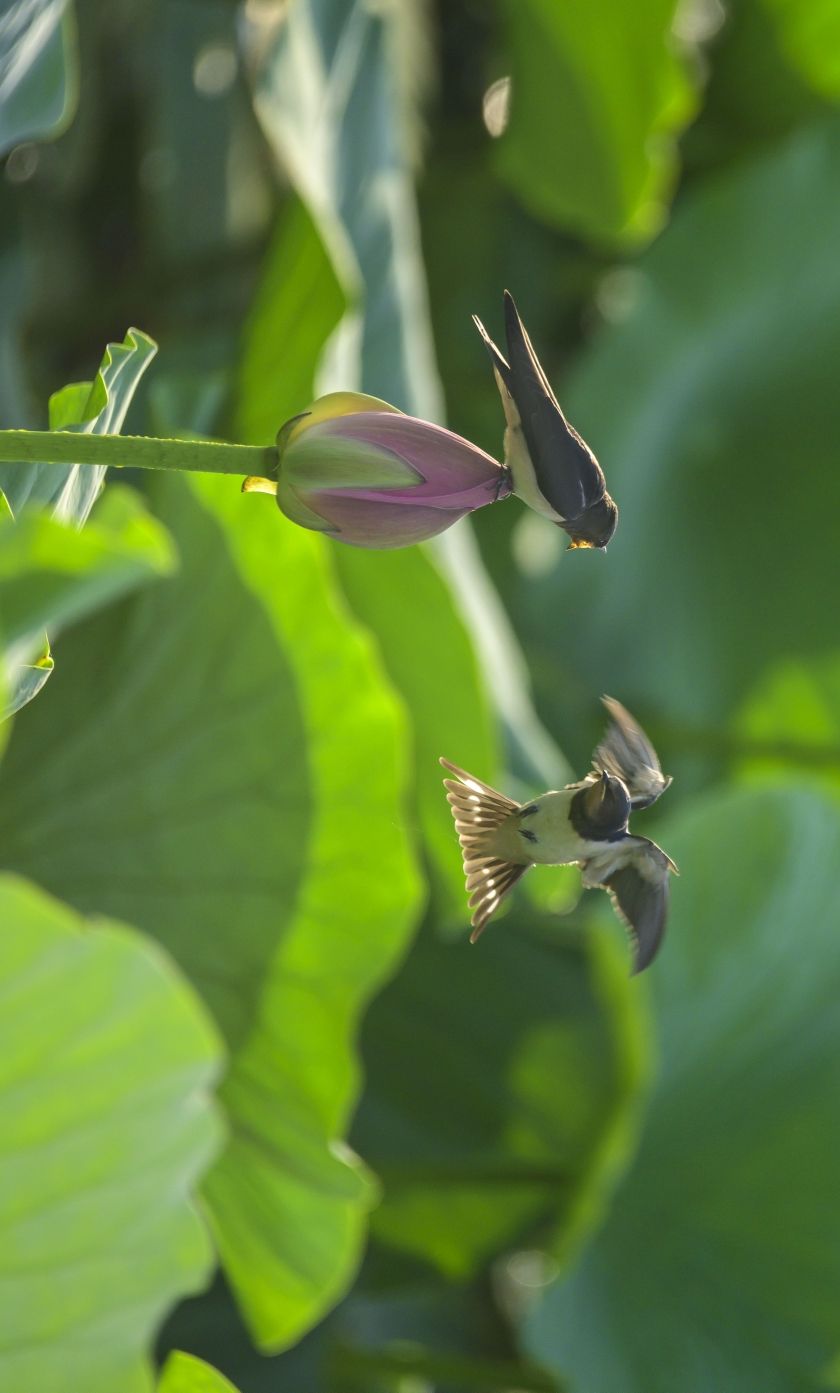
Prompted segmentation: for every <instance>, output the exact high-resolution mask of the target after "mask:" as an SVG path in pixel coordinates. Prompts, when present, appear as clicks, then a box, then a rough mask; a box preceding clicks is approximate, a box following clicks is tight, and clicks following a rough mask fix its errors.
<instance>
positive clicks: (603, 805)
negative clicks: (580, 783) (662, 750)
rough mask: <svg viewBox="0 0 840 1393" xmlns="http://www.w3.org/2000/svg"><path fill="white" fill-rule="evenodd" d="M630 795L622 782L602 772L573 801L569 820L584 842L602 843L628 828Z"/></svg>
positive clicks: (612, 775) (604, 771)
mask: <svg viewBox="0 0 840 1393" xmlns="http://www.w3.org/2000/svg"><path fill="white" fill-rule="evenodd" d="M629 816H630V794H629V793H628V792H627V789H626V788H625V786H624V784H623V783H622V781H621V779H617V778H616V777H615V775H614V774H608V773H607V771H606V770H603V771H602V772H601V773H600V774H599V775H598V777H597V778H595V779H593V780H592V782H591V783H589V784H587V785H586V787H585V788H582V789H581V790H580V792H579V793H576V794H575V796H574V798H573V799H572V806H571V820H572V823H573V825H574V828H575V831H576V832H577V833H578V835H579V836H581V837H584V838H585V839H586V840H587V841H604V840H606V839H607V838H609V837H610V836H614V835H615V834H616V833H618V832H622V831H623V830H624V828H625V827H626V826H627V819H628V817H629Z"/></svg>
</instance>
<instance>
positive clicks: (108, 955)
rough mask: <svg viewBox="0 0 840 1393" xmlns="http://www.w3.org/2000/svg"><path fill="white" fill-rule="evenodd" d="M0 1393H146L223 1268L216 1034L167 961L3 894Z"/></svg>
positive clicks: (61, 912)
mask: <svg viewBox="0 0 840 1393" xmlns="http://www.w3.org/2000/svg"><path fill="white" fill-rule="evenodd" d="M0 922H2V924H3V930H4V932H3V935H2V937H0V1003H2V1010H0V1036H1V1037H2V1041H1V1042H0V1101H1V1102H2V1114H3V1140H2V1146H0V1230H1V1231H2V1241H0V1290H2V1300H3V1312H4V1315H3V1330H4V1334H3V1339H2V1342H0V1383H2V1385H3V1387H4V1388H10V1389H11V1388H32V1389H35V1388H37V1389H38V1390H39V1393H64V1390H67V1389H76V1388H78V1389H82V1388H84V1389H85V1390H86V1393H113V1390H114V1389H115V1388H120V1389H121V1390H125V1393H142V1390H146V1389H150V1388H151V1380H150V1377H149V1370H148V1365H147V1362H146V1361H147V1346H148V1344H149V1341H150V1339H151V1337H152V1335H153V1333H154V1331H155V1328H156V1326H157V1324H158V1322H159V1321H160V1319H161V1317H162V1316H163V1314H164V1313H165V1311H166V1310H167V1308H168V1306H169V1305H170V1304H171V1303H172V1302H173V1301H174V1300H175V1299H176V1298H177V1297H178V1296H180V1295H182V1294H183V1293H184V1292H186V1291H194V1290H196V1288H198V1287H200V1286H201V1285H202V1283H203V1281H204V1280H205V1278H206V1277H207V1275H208V1273H209V1270H210V1266H211V1263H212V1250H211V1245H210V1243H209V1240H208V1236H207V1234H206V1231H205V1229H204V1227H203V1225H202V1224H201V1223H200V1221H199V1218H198V1215H197V1214H196V1212H195V1209H194V1208H193V1205H192V1203H191V1202H190V1194H191V1191H192V1189H193V1187H194V1186H195V1185H196V1184H197V1183H198V1181H199V1179H200V1177H201V1174H202V1172H203V1171H204V1170H205V1169H206V1167H207V1165H208V1164H209V1162H210V1160H211V1158H212V1155H213V1152H214V1151H215V1150H216V1149H217V1146H218V1143H219V1140H220V1137H219V1130H218V1126H217V1122H216V1119H215V1117H214V1114H213V1111H212V1109H211V1106H210V1103H209V1100H208V1098H207V1089H208V1088H209V1086H210V1084H211V1083H212V1081H213V1078H214V1075H215V1073H216V1070H217V1066H218V1060H219V1047H218V1041H217V1037H216V1033H215V1031H214V1030H213V1029H212V1027H211V1023H210V1021H209V1020H208V1018H207V1015H206V1013H205V1011H204V1010H203V1009H202V1008H201V1006H200V1003H199V1002H198V1000H197V998H196V997H195V994H194V993H193V991H192V990H191V989H190V988H189V986H188V985H187V984H186V983H185V982H184V981H183V980H182V979H181V977H180V974H179V973H177V972H175V971H174V969H173V967H172V965H171V963H170V962H169V960H168V959H167V957H166V956H165V955H164V954H163V953H161V952H160V950H159V949H158V948H157V947H154V946H152V945H150V944H149V943H148V942H146V941H144V940H142V939H141V938H140V936H139V935H138V934H136V933H134V932H133V931H132V930H129V929H126V928H123V927H122V926H120V925H118V924H113V923H107V922H105V921H103V920H98V921H92V922H91V921H83V920H80V919H79V918H78V916H77V915H76V914H74V913H72V912H71V911H70V910H69V909H67V908H66V907H65V906H64V905H61V904H59V903H57V902H56V901H54V900H51V899H49V898H47V896H45V895H44V894H42V893H41V891H39V890H36V889H35V888H34V887H33V886H30V885H27V884H26V883H25V882H24V881H21V880H17V879H16V878H14V877H9V876H4V877H2V878H0Z"/></svg>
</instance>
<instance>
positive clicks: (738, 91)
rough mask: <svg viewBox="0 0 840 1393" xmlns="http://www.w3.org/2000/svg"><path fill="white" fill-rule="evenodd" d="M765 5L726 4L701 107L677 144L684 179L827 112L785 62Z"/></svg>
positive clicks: (748, 0)
mask: <svg viewBox="0 0 840 1393" xmlns="http://www.w3.org/2000/svg"><path fill="white" fill-rule="evenodd" d="M832 3H834V0H832ZM772 8H773V0H769V3H768V2H767V0H739V3H738V4H737V5H733V6H730V7H729V8H728V12H727V15H726V23H725V25H724V26H723V28H722V30H721V32H720V34H719V35H718V36H717V38H716V40H715V43H714V45H713V46H712V47H711V49H710V52H709V59H710V72H709V79H708V82H707V84H706V89H705V93H704V101H703V109H702V111H701V112H700V114H699V116H698V119H697V121H696V122H695V123H694V125H693V126H692V127H691V128H690V129H689V130H688V131H687V132H686V136H685V139H684V141H683V143H682V159H683V164H684V165H685V168H686V177H687V181H691V180H692V179H696V177H697V174H698V171H700V170H702V171H705V170H708V169H709V168H713V167H715V166H721V165H724V164H732V163H735V162H736V161H743V160H744V159H745V158H747V159H748V158H754V157H755V155H756V154H758V153H760V152H761V147H762V146H764V147H765V148H766V147H767V146H768V145H770V144H773V143H779V142H780V141H782V140H784V139H787V138H788V137H789V136H790V135H791V134H792V133H793V131H794V130H795V129H796V127H797V126H804V125H806V124H809V123H811V124H813V123H814V122H815V121H819V120H825V119H826V118H828V117H830V116H831V104H830V103H829V102H828V101H827V100H825V99H824V98H821V97H820V96H818V94H817V93H816V92H815V90H814V87H813V86H812V85H811V84H810V83H809V81H808V78H807V75H806V74H805V73H804V72H802V71H800V69H799V68H798V67H797V65H796V64H795V63H794V62H793V60H792V57H791V55H790V53H789V52H788V51H787V49H786V46H785V45H784V43H783V34H782V26H781V25H780V24H778V23H776V21H775V19H774V17H773V15H772V13H771V11H772ZM802 8H803V10H804V11H806V12H810V11H811V10H812V8H813V7H812V6H811V4H810V3H809V4H808V5H805V6H803V7H802ZM721 13H722V11H721ZM747 74H748V77H747V76H746V75H747Z"/></svg>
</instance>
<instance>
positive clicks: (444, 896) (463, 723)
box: [333, 547, 498, 928]
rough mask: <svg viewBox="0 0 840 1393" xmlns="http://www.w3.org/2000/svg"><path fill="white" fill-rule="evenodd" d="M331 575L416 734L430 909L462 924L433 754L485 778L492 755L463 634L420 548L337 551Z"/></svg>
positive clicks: (459, 881)
mask: <svg viewBox="0 0 840 1393" xmlns="http://www.w3.org/2000/svg"><path fill="white" fill-rule="evenodd" d="M333 557H334V561H335V566H336V570H337V572H338V575H339V578H340V580H341V584H342V586H343V588H344V591H345V594H346V595H347V598H348V600H349V603H350V607H351V609H352V610H353V613H354V614H356V615H357V616H358V617H359V618H360V619H361V620H363V622H364V623H365V624H366V625H367V626H368V628H370V629H371V630H372V631H373V633H374V634H375V635H376V638H377V640H378V642H379V645H380V649H381V652H382V658H383V661H384V663H385V666H386V667H387V669H388V674H389V676H390V678H391V680H392V681H393V682H394V684H395V686H396V687H397V690H398V691H399V692H401V694H402V696H403V697H404V699H405V702H406V706H407V707H408V710H409V711H410V712H411V717H412V722H413V730H414V749H413V755H414V761H413V764H414V782H415V789H416V794H415V796H416V799H417V810H418V814H419V817H420V825H421V828H422V832H423V838H424V841H425V845H426V848H427V851H428V855H429V858H430V861H431V869H432V874H433V886H434V889H435V891H436V893H437V896H438V900H437V904H436V907H437V912H438V914H439V917H440V918H441V919H442V920H444V921H445V922H447V921H448V922H450V923H455V924H457V925H458V927H459V928H462V927H463V926H464V924H465V923H466V919H467V913H466V900H465V896H464V873H463V870H462V868H461V853H460V850H459V847H458V841H457V838H456V837H455V836H454V835H453V828H452V816H451V813H450V810H449V805H448V803H447V802H446V799H445V797H444V793H443V784H442V778H443V775H442V771H441V768H440V765H439V764H438V758H439V756H440V755H447V756H448V757H450V758H452V759H454V760H455V761H456V762H457V763H458V764H461V765H463V767H464V768H466V769H469V770H470V771H471V772H473V773H475V774H477V775H478V776H479V778H482V777H484V778H490V777H491V776H492V775H493V774H494V771H495V770H496V768H497V760H498V751H497V749H496V741H495V732H494V728H493V722H492V720H491V713H490V709H489V702H488V699H487V696H486V695H485V692H484V689H483V687H482V684H481V679H480V674H479V672H478V665H477V663H476V658H475V654H474V652H473V649H472V646H471V644H470V640H469V636H468V634H467V632H466V630H465V628H464V625H463V622H462V621H461V619H460V617H459V616H458V614H457V613H456V612H455V609H454V607H453V604H452V597H451V595H450V593H449V591H448V589H447V587H446V585H445V583H444V581H443V580H442V579H441V576H440V574H439V572H438V571H437V570H436V568H435V566H434V565H433V563H432V561H431V560H430V559H429V558H428V557H427V556H426V555H425V554H424V552H423V551H421V550H420V549H419V548H417V547H411V548H408V549H406V550H405V551H392V552H382V553H375V554H372V553H370V552H364V551H361V550H359V549H357V548H355V547H335V548H334V551H333Z"/></svg>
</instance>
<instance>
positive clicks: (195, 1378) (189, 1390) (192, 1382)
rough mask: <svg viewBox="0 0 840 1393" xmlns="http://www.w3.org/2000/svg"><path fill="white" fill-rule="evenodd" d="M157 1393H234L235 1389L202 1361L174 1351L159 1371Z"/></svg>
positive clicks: (179, 1351)
mask: <svg viewBox="0 0 840 1393" xmlns="http://www.w3.org/2000/svg"><path fill="white" fill-rule="evenodd" d="M157 1393H236V1389H235V1388H234V1386H233V1384H232V1383H230V1382H229V1381H228V1379H226V1378H225V1377H224V1375H223V1374H220V1373H219V1371H218V1369H213V1368H211V1367H210V1365H209V1364H205V1362H204V1360H203V1359H196V1357H195V1355H193V1354H184V1353H183V1352H182V1351H181V1350H175V1352H174V1353H173V1354H170V1356H169V1358H168V1359H167V1361H166V1364H165V1365H164V1367H163V1369H162V1370H161V1374H160V1378H159V1379H158V1385H157Z"/></svg>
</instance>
